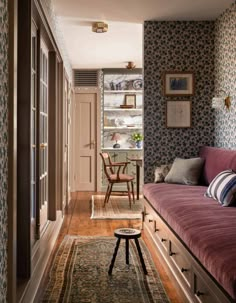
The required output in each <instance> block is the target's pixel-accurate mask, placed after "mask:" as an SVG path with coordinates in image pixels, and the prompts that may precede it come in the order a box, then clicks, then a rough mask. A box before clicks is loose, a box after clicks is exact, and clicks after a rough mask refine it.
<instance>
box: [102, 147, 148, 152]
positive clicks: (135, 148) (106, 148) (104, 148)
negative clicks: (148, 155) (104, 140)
mask: <svg viewBox="0 0 236 303" xmlns="http://www.w3.org/2000/svg"><path fill="white" fill-rule="evenodd" d="M102 150H104V151H108V150H109V151H122V150H125V151H126V150H143V149H142V148H137V147H127V148H122V147H120V148H113V147H103V148H102Z"/></svg>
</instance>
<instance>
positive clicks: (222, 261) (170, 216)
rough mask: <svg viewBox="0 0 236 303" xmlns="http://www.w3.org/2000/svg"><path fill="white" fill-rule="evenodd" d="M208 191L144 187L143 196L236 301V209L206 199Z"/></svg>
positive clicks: (185, 188) (166, 185) (167, 185)
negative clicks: (205, 194) (205, 195)
mask: <svg viewBox="0 0 236 303" xmlns="http://www.w3.org/2000/svg"><path fill="white" fill-rule="evenodd" d="M205 192H206V187H205V186H186V185H179V184H166V183H159V184H145V185H144V186H143V194H144V196H145V197H146V198H147V200H148V201H149V202H150V203H151V205H152V206H153V207H154V208H155V209H156V210H157V211H158V212H159V214H160V215H161V216H162V217H163V218H164V220H165V221H166V222H167V223H168V224H169V225H170V226H171V228H172V229H173V230H174V231H175V232H176V234H177V235H179V237H180V238H181V239H182V241H183V242H184V243H185V244H186V245H187V247H188V248H189V249H190V251H191V252H192V253H193V255H195V256H196V257H197V259H198V260H199V261H200V262H201V263H202V264H203V266H204V267H205V268H206V269H207V270H208V272H209V273H211V275H212V276H213V277H215V279H216V280H217V281H218V282H219V283H220V284H221V285H222V287H223V288H224V289H225V290H226V291H227V292H228V293H229V295H230V296H231V297H232V298H234V299H236V261H235V258H236V207H222V206H221V205H220V204H219V203H218V202H217V201H215V200H213V199H209V198H207V197H204V193H205Z"/></svg>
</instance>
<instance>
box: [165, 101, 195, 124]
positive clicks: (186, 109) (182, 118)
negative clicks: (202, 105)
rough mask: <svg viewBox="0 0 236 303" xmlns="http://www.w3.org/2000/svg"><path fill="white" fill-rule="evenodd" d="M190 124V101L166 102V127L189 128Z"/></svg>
mask: <svg viewBox="0 0 236 303" xmlns="http://www.w3.org/2000/svg"><path fill="white" fill-rule="evenodd" d="M191 126H192V102H191V101H167V102H166V127H167V128H189V127H191Z"/></svg>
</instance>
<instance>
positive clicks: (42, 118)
mask: <svg viewBox="0 0 236 303" xmlns="http://www.w3.org/2000/svg"><path fill="white" fill-rule="evenodd" d="M39 212H40V213H39V221H40V230H39V232H40V233H41V232H42V231H43V229H44V228H45V227H46V225H47V222H48V49H47V47H46V45H45V44H44V42H43V41H41V47H40V102H39Z"/></svg>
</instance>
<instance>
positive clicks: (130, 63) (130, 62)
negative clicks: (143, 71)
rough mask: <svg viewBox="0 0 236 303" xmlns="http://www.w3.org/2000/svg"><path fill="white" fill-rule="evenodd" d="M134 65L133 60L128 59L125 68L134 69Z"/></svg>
mask: <svg viewBox="0 0 236 303" xmlns="http://www.w3.org/2000/svg"><path fill="white" fill-rule="evenodd" d="M135 67H136V65H135V64H134V62H133V61H128V64H127V65H126V68H127V69H134V68H135Z"/></svg>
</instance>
